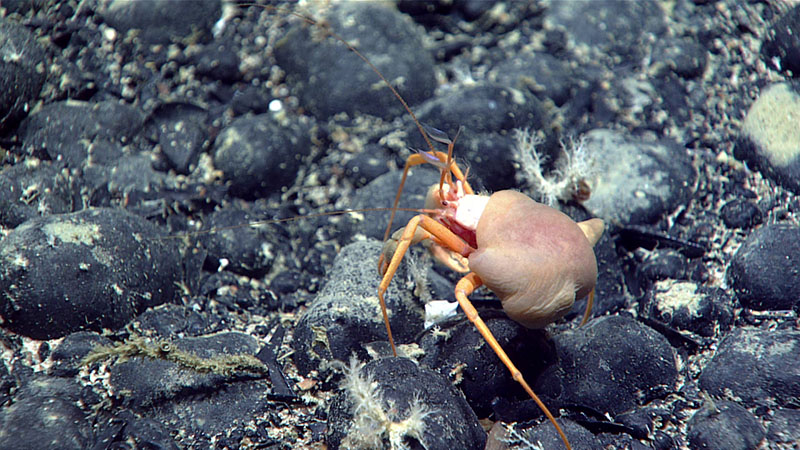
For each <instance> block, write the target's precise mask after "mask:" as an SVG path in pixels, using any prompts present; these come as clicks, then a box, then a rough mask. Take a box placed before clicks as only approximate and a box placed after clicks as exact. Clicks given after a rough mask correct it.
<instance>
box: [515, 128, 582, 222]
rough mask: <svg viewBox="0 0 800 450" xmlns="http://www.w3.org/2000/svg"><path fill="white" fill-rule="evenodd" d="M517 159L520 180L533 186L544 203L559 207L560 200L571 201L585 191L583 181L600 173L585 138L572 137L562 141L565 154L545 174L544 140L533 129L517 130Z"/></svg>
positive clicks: (518, 178)
mask: <svg viewBox="0 0 800 450" xmlns="http://www.w3.org/2000/svg"><path fill="white" fill-rule="evenodd" d="M514 140H515V143H516V145H515V146H514V159H515V160H516V161H517V163H518V164H519V169H520V170H518V171H517V181H519V182H520V183H521V184H523V185H526V186H529V187H530V188H531V189H532V191H533V193H534V194H536V196H538V197H539V199H540V200H541V202H542V203H544V204H546V205H548V206H551V207H555V206H556V205H557V204H558V201H559V200H561V201H568V200H570V199H572V198H575V196H576V195H577V194H578V193H579V192H580V191H581V183H588V182H590V181H591V180H592V178H594V176H595V175H596V170H597V169H596V166H595V164H594V158H593V157H592V155H590V154H589V152H588V150H587V148H586V145H585V140H584V139H583V138H581V139H578V140H573V139H570V140H569V142H562V144H561V149H562V153H561V156H560V157H559V158H558V160H556V163H555V168H554V169H553V171H552V172H551V173H550V174H549V175H547V176H545V174H544V167H543V166H544V164H545V163H546V162H547V161H546V160H545V159H544V158H542V156H541V155H540V154H539V152H537V151H536V146H537V145H539V144H541V142H542V140H541V138H539V137H538V136H536V135H534V134H533V133H532V132H531V131H530V130H528V129H524V130H514Z"/></svg>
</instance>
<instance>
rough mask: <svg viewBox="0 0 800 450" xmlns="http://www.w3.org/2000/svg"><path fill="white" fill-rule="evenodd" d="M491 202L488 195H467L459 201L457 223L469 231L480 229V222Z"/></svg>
mask: <svg viewBox="0 0 800 450" xmlns="http://www.w3.org/2000/svg"><path fill="white" fill-rule="evenodd" d="M488 202H489V196H487V195H465V196H464V197H462V198H460V199H459V200H458V207H457V208H456V216H455V219H456V222H458V224H459V225H461V226H462V227H464V228H466V229H468V230H475V229H477V228H478V221H479V220H481V215H482V214H483V210H484V209H486V204H487V203H488Z"/></svg>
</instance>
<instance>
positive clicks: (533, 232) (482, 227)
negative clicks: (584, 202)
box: [469, 191, 597, 328]
mask: <svg viewBox="0 0 800 450" xmlns="http://www.w3.org/2000/svg"><path fill="white" fill-rule="evenodd" d="M476 234H477V244H478V248H477V251H475V252H473V253H472V254H470V255H469V267H470V269H471V270H472V271H473V272H475V273H476V274H477V275H478V276H479V277H480V278H481V280H483V282H484V284H485V285H486V286H487V287H488V288H489V289H491V290H492V292H494V293H495V294H496V295H497V296H498V297H499V298H500V300H501V302H502V304H503V309H504V310H505V312H506V314H508V316H509V317H511V318H512V319H513V320H515V321H516V322H519V323H521V324H522V325H524V326H526V327H528V328H543V327H545V326H546V325H548V324H550V323H552V322H554V321H556V320H558V319H560V318H561V317H563V316H564V315H565V314H566V313H567V312H569V310H570V309H571V308H572V304H573V303H574V302H575V299H576V298H582V297H584V296H586V295H588V294H589V292H591V290H592V289H593V288H594V285H595V282H596V280H597V260H596V259H595V255H594V251H593V249H592V246H593V244H594V242H590V240H589V239H588V238H587V237H586V235H585V234H584V232H583V231H582V230H581V228H580V227H579V226H578V224H577V223H575V222H574V221H573V220H572V219H571V218H570V217H569V216H567V215H566V214H564V213H562V212H560V211H558V210H556V209H553V208H551V207H549V206H546V205H543V204H541V203H537V202H536V201H534V200H532V199H531V198H529V197H527V196H526V195H524V194H521V193H519V192H516V191H499V192H495V193H494V194H492V196H491V197H490V199H489V202H488V204H487V205H486V209H485V210H484V212H483V214H482V215H481V218H480V221H479V222H478V228H477V233H476Z"/></svg>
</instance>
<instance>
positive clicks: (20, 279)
mask: <svg viewBox="0 0 800 450" xmlns="http://www.w3.org/2000/svg"><path fill="white" fill-rule="evenodd" d="M159 237H161V233H160V232H159V230H158V229H157V228H156V227H155V226H153V225H152V224H150V223H148V222H147V221H146V220H144V219H142V218H140V217H137V216H134V215H132V214H130V213H126V212H124V211H121V210H114V209H87V210H84V211H81V212H77V213H72V214H63V215H52V216H48V217H44V218H37V219H32V220H30V221H28V222H25V223H23V224H22V225H20V226H19V227H17V228H16V229H15V230H14V231H13V232H12V233H11V234H10V235H9V236H8V237H6V238H5V239H4V240H3V241H1V242H0V260H1V261H2V270H0V292H2V296H0V315H2V317H3V326H4V327H6V328H7V329H9V330H13V331H15V332H17V333H20V334H23V335H25V336H30V337H34V338H37V339H52V338H55V337H61V336H64V335H66V334H68V333H71V332H73V331H78V330H83V329H88V330H100V329H101V328H111V329H116V328H119V327H121V326H123V325H125V324H126V323H127V322H128V321H129V320H131V319H132V318H133V317H135V316H136V315H137V314H139V313H141V312H142V311H144V310H145V309H146V308H148V307H151V306H155V305H159V304H161V303H164V302H168V301H172V300H173V299H174V297H175V293H176V283H177V282H179V281H180V279H181V273H180V266H179V263H178V251H177V248H176V247H175V244H174V242H170V241H168V240H161V239H159Z"/></svg>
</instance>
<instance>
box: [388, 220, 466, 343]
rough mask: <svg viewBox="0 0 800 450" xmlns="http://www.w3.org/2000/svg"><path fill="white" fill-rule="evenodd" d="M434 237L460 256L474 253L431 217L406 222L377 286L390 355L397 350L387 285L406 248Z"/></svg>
mask: <svg viewBox="0 0 800 450" xmlns="http://www.w3.org/2000/svg"><path fill="white" fill-rule="evenodd" d="M420 230H422V231H420ZM434 236H435V237H436V238H437V240H438V241H439V242H441V243H442V245H445V246H447V248H449V249H451V250H452V251H454V252H456V253H459V254H461V255H462V256H465V257H466V256H468V255H469V254H470V253H472V252H474V251H475V249H474V248H472V247H470V246H469V245H468V244H467V243H466V242H464V241H463V240H462V239H461V238H460V237H458V236H457V235H455V234H453V232H452V231H450V230H448V229H447V227H445V226H444V225H442V224H441V223H439V222H437V221H436V220H434V219H432V218H431V217H428V216H426V215H424V214H419V215H416V216H414V217H413V218H411V220H409V221H408V224H407V225H406V227H405V228H404V229H403V235H402V236H401V237H400V240H399V241H398V243H397V249H395V250H394V253H393V255H392V257H391V259H390V260H389V264H388V265H386V267H383V266H381V273H382V275H383V278H382V279H381V284H380V285H379V286H378V299H379V300H380V303H381V312H382V313H383V319H384V321H385V322H386V332H387V333H388V335H389V344H390V345H391V346H392V353H394V355H395V356H397V349H396V348H395V345H394V338H393V337H392V328H391V326H390V325H389V314H388V313H387V311H386V301H385V300H384V294H385V293H386V290H387V289H389V283H391V282H392V277H394V274H395V272H397V268H398V267H399V266H400V261H402V260H403V256H405V254H406V251H408V247H409V246H410V245H411V244H414V243H417V242H419V241H422V240H424V239H428V238H431V237H434ZM383 260H384V257H383V255H381V261H383Z"/></svg>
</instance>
